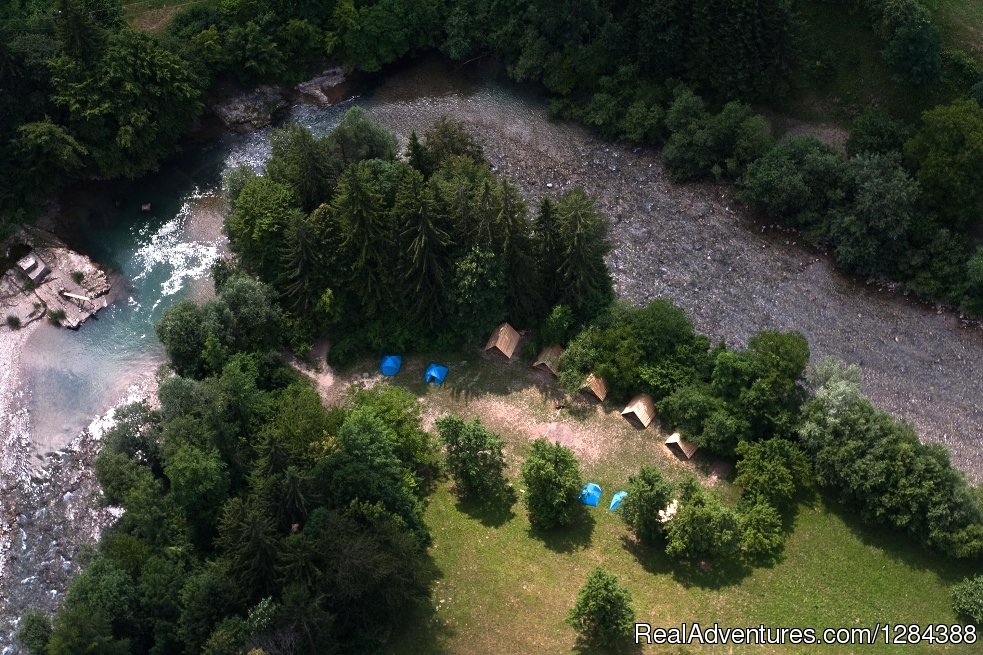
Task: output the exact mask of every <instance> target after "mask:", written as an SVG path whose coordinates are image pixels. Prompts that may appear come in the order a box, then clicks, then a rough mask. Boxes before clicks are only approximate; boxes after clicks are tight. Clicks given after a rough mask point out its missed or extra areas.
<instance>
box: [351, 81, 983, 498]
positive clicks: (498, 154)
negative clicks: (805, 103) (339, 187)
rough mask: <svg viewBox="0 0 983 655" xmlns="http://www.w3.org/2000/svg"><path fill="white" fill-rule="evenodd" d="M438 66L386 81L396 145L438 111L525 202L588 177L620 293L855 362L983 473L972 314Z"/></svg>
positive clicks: (967, 465) (375, 106)
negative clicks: (859, 271) (805, 241)
mask: <svg viewBox="0 0 983 655" xmlns="http://www.w3.org/2000/svg"><path fill="white" fill-rule="evenodd" d="M434 66H438V65H437V64H435V65H434ZM438 74H439V73H435V72H434V71H433V70H432V69H428V68H427V67H419V68H416V69H413V70H411V71H408V72H406V73H404V74H402V75H400V76H399V77H397V78H394V79H392V80H390V81H388V82H387V83H386V84H385V85H383V87H382V88H381V89H379V90H378V91H377V92H376V94H375V95H374V96H373V97H372V98H371V101H370V103H369V113H370V115H371V116H372V117H373V118H374V119H376V120H378V121H379V122H381V123H382V124H383V125H385V126H386V127H388V128H389V129H391V130H393V131H394V132H396V133H397V134H398V135H399V136H400V138H401V139H402V140H403V142H404V143H405V141H406V139H407V138H408V136H409V133H410V131H411V130H416V131H417V133H421V132H423V131H425V130H426V129H427V127H428V126H429V125H431V124H432V123H433V121H435V120H436V119H437V118H439V117H440V116H443V115H446V116H449V117H451V118H453V119H455V120H459V121H462V122H464V123H465V124H466V125H467V127H468V128H469V129H470V130H471V131H472V132H473V133H474V134H475V135H477V136H478V137H480V138H481V139H482V140H483V141H484V143H485V153H486V155H487V157H488V158H489V160H490V161H491V162H492V164H493V165H494V166H495V167H496V168H497V169H498V171H500V172H501V173H502V174H504V175H506V176H507V177H509V178H510V179H512V180H513V181H515V182H516V183H517V184H519V186H520V187H521V189H522V190H523V192H524V193H525V195H526V196H527V197H528V198H529V199H530V201H533V200H535V199H537V198H538V197H539V196H541V195H542V194H556V193H560V192H562V191H563V190H566V189H569V188H571V187H573V186H575V185H581V186H583V187H584V188H585V189H586V190H587V191H588V192H589V193H590V194H591V195H592V196H593V197H594V198H595V199H597V202H598V206H599V207H600V209H601V210H602V211H603V213H604V214H605V215H606V216H607V217H608V218H609V219H610V220H611V241H612V245H613V248H612V251H611V254H610V256H609V258H608V265H609V266H610V268H611V271H612V274H613V275H614V279H615V283H616V285H617V291H618V294H619V295H621V296H622V297H625V298H628V299H630V300H631V301H632V302H635V303H644V302H647V301H649V300H651V299H653V298H656V297H659V296H664V297H668V298H670V299H672V300H673V302H675V303H676V304H678V305H679V306H681V307H682V308H683V309H685V310H686V312H687V314H688V315H689V316H690V318H691V319H692V320H693V322H694V323H695V324H696V327H697V329H699V330H700V331H702V332H705V333H706V334H709V335H711V336H712V337H713V338H716V339H724V340H726V342H727V343H728V344H731V345H734V346H742V345H744V344H746V343H747V340H748V339H749V338H750V337H751V336H752V335H753V334H754V333H755V332H758V331H760V330H765V329H780V330H798V331H799V332H802V333H803V334H804V335H805V336H806V337H807V338H808V339H809V344H810V347H811V350H812V356H813V359H814V360H815V359H817V358H819V357H823V356H826V355H830V356H834V357H838V358H840V359H843V360H845V361H848V362H856V363H859V364H860V365H861V366H862V367H863V369H864V390H865V391H866V393H867V394H868V395H869V396H870V398H871V399H872V400H873V402H874V403H875V404H877V405H878V406H879V407H882V408H884V409H886V410H887V411H889V412H891V413H892V414H893V415H895V416H897V417H899V418H902V419H905V420H907V421H910V422H911V423H913V424H914V425H915V427H916V428H917V430H918V432H919V434H920V435H921V436H922V438H923V439H924V440H926V441H939V442H942V443H945V444H946V445H947V446H948V447H949V449H950V452H951V455H952V460H953V462H954V463H955V464H956V465H957V466H959V467H960V468H961V469H962V470H964V471H965V472H966V474H967V476H968V477H969V479H970V480H971V481H973V482H974V483H979V482H981V481H983V403H981V402H980V399H981V398H983V332H981V331H980V330H979V326H978V325H970V324H968V323H967V322H965V321H963V320H961V319H960V318H959V316H958V314H956V313H954V312H952V311H950V310H947V309H943V308H936V307H931V306H928V305H926V304H924V303H920V302H917V301H914V300H912V299H910V298H906V297H903V296H902V295H901V294H898V293H894V292H892V291H890V290H888V289H884V288H882V287H881V285H879V284H877V283H873V282H871V283H864V282H863V281H857V280H854V279H850V278H848V277H846V276H843V275H841V274H840V273H838V272H837V271H835V270H834V269H833V266H832V262H831V260H830V259H829V257H827V256H826V255H825V254H823V253H819V252H815V251H814V249H811V248H807V247H803V245H802V244H801V243H799V242H797V240H796V237H795V236H792V235H787V234H784V233H782V232H779V231H775V230H766V229H764V228H762V226H761V225H759V224H758V223H757V222H756V221H755V220H753V219H752V218H751V217H750V216H749V215H748V213H747V212H746V211H745V210H744V209H742V208H741V207H739V206H738V204H737V203H736V202H735V201H734V200H733V199H732V197H731V192H730V188H729V187H726V186H723V185H717V184H686V185H679V184H674V183H673V182H672V181H671V180H670V179H669V176H668V174H667V172H666V169H665V165H664V163H663V161H662V159H661V157H660V156H659V154H658V153H657V152H656V151H654V150H651V149H638V148H626V147H622V146H620V145H612V144H610V143H606V142H604V141H602V140H600V139H598V138H595V137H593V136H592V135H590V134H589V133H588V132H586V131H585V130H584V129H582V128H580V127H579V126H576V125H572V124H568V123H555V122H550V121H549V120H548V119H547V116H546V111H545V107H544V106H543V105H542V104H541V103H538V102H535V101H530V100H526V99H523V98H521V97H520V96H518V95H516V94H514V93H511V92H507V91H502V90H501V89H498V88H495V87H484V86H480V85H476V86H475V87H474V88H472V89H464V90H462V89H460V88H459V87H451V88H448V89H447V90H446V91H445V92H443V93H442V94H440V93H434V94H432V95H431V96H429V97H424V98H421V97H419V96H420V93H419V91H418V89H419V88H421V87H423V86H427V88H430V89H432V88H433V83H432V81H431V80H432V78H433V77H434V76H435V75H438ZM445 75H446V73H445Z"/></svg>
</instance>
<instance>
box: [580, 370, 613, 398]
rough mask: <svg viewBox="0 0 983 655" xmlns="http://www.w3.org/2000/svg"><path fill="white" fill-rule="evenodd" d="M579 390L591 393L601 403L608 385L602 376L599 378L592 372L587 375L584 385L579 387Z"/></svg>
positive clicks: (605, 395) (605, 396) (606, 392)
mask: <svg viewBox="0 0 983 655" xmlns="http://www.w3.org/2000/svg"><path fill="white" fill-rule="evenodd" d="M581 391H583V392H584V393H589V394H591V395H592V396H594V397H595V398H597V399H598V400H600V401H601V402H602V403H603V402H604V399H605V398H607V397H608V385H607V383H606V382H605V381H604V378H599V377H597V376H596V375H594V374H593V373H591V374H590V375H588V376H587V379H586V380H584V386H583V387H581Z"/></svg>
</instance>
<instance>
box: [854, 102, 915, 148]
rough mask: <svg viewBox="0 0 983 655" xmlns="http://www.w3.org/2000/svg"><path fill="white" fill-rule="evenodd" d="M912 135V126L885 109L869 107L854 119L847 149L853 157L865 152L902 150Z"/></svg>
mask: <svg viewBox="0 0 983 655" xmlns="http://www.w3.org/2000/svg"><path fill="white" fill-rule="evenodd" d="M910 136H911V128H909V127H908V126H907V125H905V124H904V123H902V122H901V121H899V120H895V119H893V118H891V115H890V114H888V113H887V112H886V111H884V110H883V109H868V110H867V111H865V112H863V113H862V114H860V115H859V116H857V118H856V119H855V120H854V121H853V125H852V126H851V128H850V137H849V138H848V139H847V141H846V151H847V154H849V155H850V156H851V157H852V156H853V155H859V154H861V153H865V152H869V153H877V154H882V155H883V154H887V153H889V152H901V151H902V150H903V149H904V144H905V141H907V140H908V138H909V137H910Z"/></svg>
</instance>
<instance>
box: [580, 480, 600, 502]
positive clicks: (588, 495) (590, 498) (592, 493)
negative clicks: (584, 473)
mask: <svg viewBox="0 0 983 655" xmlns="http://www.w3.org/2000/svg"><path fill="white" fill-rule="evenodd" d="M580 502H582V503H583V504H584V505H588V506H590V507H597V504H598V503H599V502H601V488H600V487H599V486H597V485H596V484H594V483H593V482H588V483H587V484H585V485H584V488H583V489H581V490H580Z"/></svg>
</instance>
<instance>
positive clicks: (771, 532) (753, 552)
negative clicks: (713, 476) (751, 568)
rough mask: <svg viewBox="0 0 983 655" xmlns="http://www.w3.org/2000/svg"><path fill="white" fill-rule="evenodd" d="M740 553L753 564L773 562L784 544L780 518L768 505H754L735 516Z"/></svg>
mask: <svg viewBox="0 0 983 655" xmlns="http://www.w3.org/2000/svg"><path fill="white" fill-rule="evenodd" d="M737 525H738V529H739V530H740V533H741V537H740V546H741V552H742V553H744V555H745V556H746V557H747V558H748V559H750V560H751V561H754V562H764V561H769V560H774V559H775V558H776V557H777V556H778V554H779V553H780V552H781V550H782V546H783V545H784V544H785V533H784V532H783V531H782V517H781V516H780V515H779V514H778V510H776V509H775V508H774V507H772V506H771V505H769V504H768V503H755V504H754V505H751V506H749V507H747V508H745V509H744V511H742V512H740V513H739V514H738V515H737Z"/></svg>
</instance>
